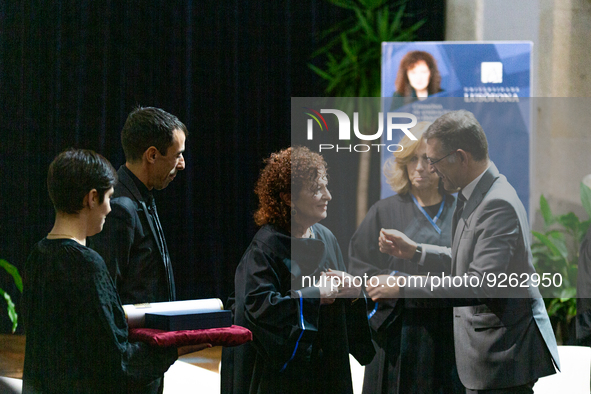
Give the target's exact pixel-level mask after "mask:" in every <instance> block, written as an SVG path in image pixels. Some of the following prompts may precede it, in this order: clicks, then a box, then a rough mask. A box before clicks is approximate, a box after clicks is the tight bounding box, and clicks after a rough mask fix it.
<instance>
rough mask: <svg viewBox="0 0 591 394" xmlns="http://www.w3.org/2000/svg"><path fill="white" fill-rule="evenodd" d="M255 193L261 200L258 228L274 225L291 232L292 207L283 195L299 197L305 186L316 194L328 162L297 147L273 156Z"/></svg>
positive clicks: (257, 212) (308, 150)
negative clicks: (321, 175)
mask: <svg viewBox="0 0 591 394" xmlns="http://www.w3.org/2000/svg"><path fill="white" fill-rule="evenodd" d="M265 162H266V163H267V165H266V166H265V168H263V170H262V171H261V175H260V177H259V180H258V181H257V184H256V187H255V189H254V192H255V193H256V195H257V196H258V198H259V208H258V210H257V211H256V212H255V214H254V220H255V223H256V224H257V225H258V226H262V225H265V224H274V225H276V226H278V227H281V228H284V229H286V230H288V231H290V230H291V228H290V224H291V213H290V211H291V207H290V206H289V204H287V203H285V201H284V200H283V199H282V198H281V193H289V194H291V195H292V196H295V195H297V194H299V193H300V191H301V190H302V188H303V187H304V186H308V187H310V189H311V190H316V188H317V187H318V176H319V174H320V173H321V172H322V171H325V170H326V162H325V161H324V159H323V158H322V156H321V155H319V154H318V153H314V152H312V151H310V149H308V148H306V147H302V146H295V147H291V148H287V149H284V150H282V151H279V152H277V153H273V154H271V157H269V158H268V159H266V160H265Z"/></svg>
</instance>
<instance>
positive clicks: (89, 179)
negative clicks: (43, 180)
mask: <svg viewBox="0 0 591 394" xmlns="http://www.w3.org/2000/svg"><path fill="white" fill-rule="evenodd" d="M116 183H117V173H116V172H115V169H114V168H113V166H112V165H111V163H109V161H108V160H107V159H105V158H104V157H103V156H101V155H99V154H98V153H96V152H93V151H91V150H87V149H70V150H67V151H65V152H62V153H60V154H59V155H57V157H56V158H55V159H53V161H52V162H51V164H50V165H49V171H48V172H47V189H48V191H49V198H51V202H52V203H53V207H54V208H55V210H56V211H57V212H64V213H69V214H75V213H78V212H80V210H81V209H82V208H84V205H83V201H84V196H85V195H86V194H88V192H89V191H91V190H92V189H96V190H97V192H98V195H99V203H101V204H102V203H103V200H104V198H105V193H106V192H107V191H108V190H109V189H111V188H112V187H113V186H115V184H116Z"/></svg>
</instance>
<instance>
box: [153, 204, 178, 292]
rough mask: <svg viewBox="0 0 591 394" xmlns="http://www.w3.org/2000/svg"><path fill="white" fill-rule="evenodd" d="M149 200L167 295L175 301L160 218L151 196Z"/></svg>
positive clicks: (170, 267)
mask: <svg viewBox="0 0 591 394" xmlns="http://www.w3.org/2000/svg"><path fill="white" fill-rule="evenodd" d="M151 197H152V198H150V200H149V204H150V211H152V212H151V213H152V218H153V219H154V223H155V224H156V233H157V235H158V240H157V242H158V243H159V244H160V250H162V257H163V259H164V267H165V269H166V275H167V277H168V293H169V297H170V300H171V301H175V300H176V291H175V285H174V274H173V272H172V264H171V262H170V255H169V254H168V247H167V246H166V240H165V239H164V231H163V230H162V225H161V224H160V218H159V217H158V211H157V210H156V201H155V200H154V197H153V196H151Z"/></svg>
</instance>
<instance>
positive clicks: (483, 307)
mask: <svg viewBox="0 0 591 394" xmlns="http://www.w3.org/2000/svg"><path fill="white" fill-rule="evenodd" d="M424 137H425V138H426V139H427V156H428V161H429V164H430V169H431V171H434V172H436V173H437V175H439V177H440V178H441V179H442V181H443V185H444V187H445V189H446V190H447V191H449V192H458V203H457V207H456V210H455V212H454V218H453V222H452V247H451V249H449V248H445V247H439V246H433V245H426V244H423V245H421V244H417V243H416V242H414V241H412V240H410V239H409V238H408V237H407V236H406V235H404V234H403V233H401V232H399V231H396V230H382V232H381V234H380V239H379V244H380V250H381V251H382V252H384V253H389V254H391V255H394V256H397V257H400V258H404V259H409V260H411V261H414V262H416V263H417V264H419V265H422V266H424V267H428V268H425V270H426V271H431V272H433V271H436V269H435V268H434V267H445V266H446V265H447V267H449V264H451V272H452V274H451V275H452V276H451V277H448V280H441V281H439V282H438V280H439V279H440V278H437V277H430V278H426V279H425V280H426V282H425V283H426V286H419V285H416V283H413V282H412V281H408V282H407V283H406V284H402V285H400V286H398V285H392V283H393V282H392V281H391V280H390V282H388V279H391V278H390V277H388V276H385V275H383V276H380V277H378V279H379V281H378V282H379V283H377V284H376V282H375V281H374V283H373V284H374V285H375V286H368V288H367V291H368V293H369V295H370V296H371V297H372V299H374V300H378V299H382V298H399V297H400V298H401V297H404V298H409V299H413V298H439V299H442V304H445V305H450V304H451V305H453V306H454V343H455V350H456V363H457V366H458V374H459V376H460V380H461V381H462V383H463V385H464V386H465V387H466V392H467V393H490V394H493V393H494V394H500V393H532V392H533V389H532V388H533V385H534V383H535V382H536V381H537V379H538V378H540V377H542V376H546V375H550V374H553V373H555V367H554V366H555V365H556V366H559V361H558V349H557V346H556V340H555V338H554V333H553V331H552V327H551V325H550V320H549V318H548V314H547V312H546V309H545V307H544V302H543V300H542V298H541V296H540V295H539V293H538V292H537V289H536V288H535V287H534V286H533V285H531V282H529V283H528V284H529V287H516V288H512V287H511V286H508V285H507V286H506V287H502V286H496V283H495V284H492V283H491V282H490V281H489V279H491V276H494V278H495V281H496V280H499V281H500V280H501V279H502V278H503V275H505V277H507V276H508V275H510V273H516V274H518V275H520V274H526V275H527V277H528V278H531V275H532V274H534V273H535V269H534V267H533V264H532V256H531V250H530V241H529V233H530V230H529V225H528V222H527V215H526V212H525V208H524V207H523V204H522V203H521V201H520V200H519V198H518V197H517V193H516V192H515V189H513V187H512V186H511V185H510V184H509V182H508V181H507V179H506V178H505V177H504V176H503V175H501V174H499V171H498V169H497V167H496V166H495V165H494V163H492V162H491V161H490V159H489V157H488V143H487V140H486V136H485V134H484V131H483V130H482V127H481V126H480V124H479V123H478V121H477V120H476V118H475V117H474V115H473V114H472V113H470V112H468V111H465V110H460V111H453V112H449V113H447V114H445V115H443V116H441V117H440V118H438V119H437V120H436V121H435V122H434V123H433V124H432V125H431V126H430V127H429V129H428V130H427V131H426V132H425V135H424ZM441 271H443V270H441ZM520 278H523V277H522V276H521V277H520ZM401 282H402V281H397V283H399V284H400V283H401ZM477 283H483V284H484V285H483V286H481V287H480V286H472V284H477ZM519 283H522V279H520V280H519ZM456 284H461V285H459V286H457V285H456ZM407 301H410V300H407ZM409 303H411V304H412V302H409ZM420 304H421V302H420V300H417V301H416V302H415V303H414V306H416V307H420Z"/></svg>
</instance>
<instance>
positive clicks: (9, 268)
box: [0, 259, 23, 332]
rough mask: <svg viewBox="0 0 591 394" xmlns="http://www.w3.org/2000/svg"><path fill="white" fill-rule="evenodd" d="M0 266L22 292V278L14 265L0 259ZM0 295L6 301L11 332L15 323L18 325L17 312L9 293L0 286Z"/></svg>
mask: <svg viewBox="0 0 591 394" xmlns="http://www.w3.org/2000/svg"><path fill="white" fill-rule="evenodd" d="M0 267H2V268H4V270H5V271H6V272H8V273H9V274H10V275H11V276H12V279H13V280H14V284H15V285H16V287H17V289H18V290H19V291H20V292H21V293H22V292H23V280H22V278H21V276H20V274H19V273H18V270H17V269H16V267H15V266H14V265H12V264H10V263H9V262H8V261H6V260H2V259H0ZM0 296H2V297H3V298H4V300H5V301H6V304H7V311H8V318H9V319H10V321H11V322H12V332H14V331H15V330H16V327H17V325H18V314H17V313H16V307H15V305H14V302H12V298H11V297H10V294H8V293H7V292H6V291H4V290H2V289H1V288H0Z"/></svg>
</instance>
